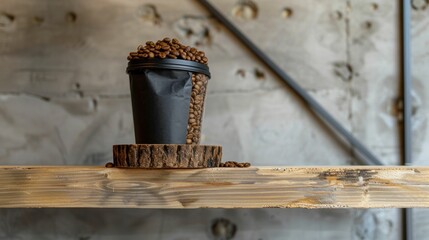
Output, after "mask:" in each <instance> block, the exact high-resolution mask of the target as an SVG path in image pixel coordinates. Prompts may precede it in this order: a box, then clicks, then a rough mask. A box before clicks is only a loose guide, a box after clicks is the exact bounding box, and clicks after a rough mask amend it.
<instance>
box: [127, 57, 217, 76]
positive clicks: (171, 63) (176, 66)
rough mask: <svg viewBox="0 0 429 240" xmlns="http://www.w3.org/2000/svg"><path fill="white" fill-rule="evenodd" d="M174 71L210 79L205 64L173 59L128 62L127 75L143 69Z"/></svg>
mask: <svg viewBox="0 0 429 240" xmlns="http://www.w3.org/2000/svg"><path fill="white" fill-rule="evenodd" d="M148 68H150V69H172V70H183V71H189V72H196V73H202V74H204V75H206V76H208V77H209V78H210V77H211V76H210V71H209V67H208V66H207V65H205V64H201V63H197V62H194V61H189V60H183V59H172V58H164V59H160V58H150V59H136V60H130V61H129V62H128V67H127V73H130V72H135V71H139V70H142V69H148Z"/></svg>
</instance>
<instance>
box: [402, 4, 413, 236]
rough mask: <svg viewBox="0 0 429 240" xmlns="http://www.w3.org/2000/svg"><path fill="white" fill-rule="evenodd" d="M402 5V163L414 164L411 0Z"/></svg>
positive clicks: (407, 232)
mask: <svg viewBox="0 0 429 240" xmlns="http://www.w3.org/2000/svg"><path fill="white" fill-rule="evenodd" d="M399 5H400V6H401V14H400V15H401V37H402V39H401V55H402V56H401V57H402V58H401V59H402V62H401V65H402V68H401V70H402V104H403V108H402V116H403V125H402V164H403V165H411V164H412V132H411V131H412V129H411V124H412V122H411V121H412V119H411V101H412V100H411V88H412V79H411V34H410V31H411V1H410V0H400V1H399ZM402 219H403V239H404V240H412V239H413V210H412V209H410V208H407V209H403V211H402Z"/></svg>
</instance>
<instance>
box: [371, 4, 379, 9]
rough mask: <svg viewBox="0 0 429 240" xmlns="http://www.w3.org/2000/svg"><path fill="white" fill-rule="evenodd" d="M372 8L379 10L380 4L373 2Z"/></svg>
mask: <svg viewBox="0 0 429 240" xmlns="http://www.w3.org/2000/svg"><path fill="white" fill-rule="evenodd" d="M371 9H372V10H373V11H377V10H378V4H377V3H372V4H371Z"/></svg>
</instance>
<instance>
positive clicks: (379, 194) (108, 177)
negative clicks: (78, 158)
mask: <svg viewBox="0 0 429 240" xmlns="http://www.w3.org/2000/svg"><path fill="white" fill-rule="evenodd" d="M0 207H2V208H16V207H37V208H38V207H88V208H387V207H394V208H404V207H429V167H415V168H413V167H361V166H358V167H287V168H281V167H258V168H256V167H252V168H246V169H236V168H230V169H228V168H206V169H119V168H104V167H28V166H7V167H6V166H3V167H0Z"/></svg>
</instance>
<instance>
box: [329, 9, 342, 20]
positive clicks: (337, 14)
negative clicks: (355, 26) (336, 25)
mask: <svg viewBox="0 0 429 240" xmlns="http://www.w3.org/2000/svg"><path fill="white" fill-rule="evenodd" d="M331 17H332V18H333V19H335V20H341V19H342V18H343V13H342V12H340V11H338V10H337V11H335V12H333V13H332V14H331Z"/></svg>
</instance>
